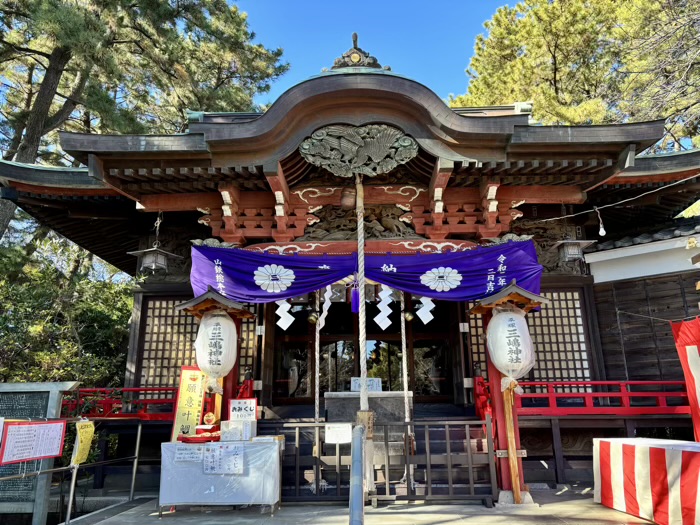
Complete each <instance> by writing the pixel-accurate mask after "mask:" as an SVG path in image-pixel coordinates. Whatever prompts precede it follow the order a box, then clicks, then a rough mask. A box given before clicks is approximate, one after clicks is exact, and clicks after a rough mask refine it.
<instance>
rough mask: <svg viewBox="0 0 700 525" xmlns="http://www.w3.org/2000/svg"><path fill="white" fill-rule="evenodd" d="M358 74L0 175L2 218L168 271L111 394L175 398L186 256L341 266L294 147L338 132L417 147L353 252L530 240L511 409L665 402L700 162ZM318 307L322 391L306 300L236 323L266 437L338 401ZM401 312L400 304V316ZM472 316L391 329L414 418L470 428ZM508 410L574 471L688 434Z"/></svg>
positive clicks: (333, 338)
mask: <svg viewBox="0 0 700 525" xmlns="http://www.w3.org/2000/svg"><path fill="white" fill-rule="evenodd" d="M353 54H356V55H357V56H358V57H359V58H358V60H357V61H354V59H352V58H349V57H351V56H352V55H353ZM371 58H372V57H369V55H367V54H366V53H365V52H364V51H362V50H361V49H359V48H353V49H351V50H350V51H349V52H348V53H346V54H345V55H344V56H343V58H341V59H339V61H336V65H335V66H334V67H333V68H332V69H330V70H329V71H325V72H323V73H322V74H320V75H318V76H316V77H313V78H310V79H309V80H307V81H305V82H302V83H300V84H298V85H296V86H294V87H293V88H291V89H290V90H289V91H287V92H286V93H284V94H283V95H282V96H281V97H280V98H279V99H278V100H277V101H276V102H275V103H274V104H273V105H272V106H271V107H270V108H269V109H268V110H267V111H266V112H264V113H199V112H194V113H191V114H190V115H189V125H188V129H187V131H186V132H185V133H183V134H178V135H169V136H154V135H142V136H135V135H121V136H116V135H96V134H81V133H65V132H64V133H61V134H60V141H61V146H62V148H63V149H64V150H65V151H66V152H67V153H68V154H70V155H72V156H73V157H74V158H75V159H76V160H77V161H78V162H80V163H81V164H82V165H83V166H84V167H82V168H49V167H44V166H38V165H24V164H18V163H12V162H0V181H1V182H2V185H3V187H2V197H3V198H5V199H9V200H12V201H13V202H15V203H16V204H17V205H18V206H20V207H21V208H22V209H24V210H25V211H26V212H27V213H29V214H30V215H32V216H33V217H35V218H36V219H37V220H38V221H39V222H41V223H42V224H45V225H47V226H49V227H51V228H52V229H54V230H55V231H57V232H58V233H60V234H62V235H64V236H65V237H67V238H68V239H70V240H72V241H74V242H75V243H76V244H78V245H80V246H82V247H83V248H85V249H87V250H89V251H91V252H93V253H94V254H95V255H97V256H99V257H101V258H102V259H104V260H105V261H107V262H109V263H110V264H113V265H114V266H116V267H117V268H119V269H121V270H123V271H124V272H126V273H128V274H130V275H136V274H137V273H139V271H140V268H141V260H139V259H138V258H136V257H134V256H132V255H129V253H128V252H134V251H138V250H143V249H147V248H150V247H151V246H152V245H153V242H154V240H155V239H154V233H153V225H154V222H155V220H156V217H157V215H158V214H159V213H161V214H162V223H161V226H160V235H159V241H160V242H161V247H162V248H163V249H164V250H166V251H168V252H170V253H172V254H175V255H179V256H181V257H182V259H175V258H172V259H171V260H169V261H168V270H167V273H163V272H158V273H155V274H152V273H147V274H146V278H145V280H144V281H143V282H142V283H140V284H139V285H138V287H137V288H136V289H135V292H134V298H135V301H134V311H133V316H132V325H131V338H130V346H129V355H128V366H127V372H126V377H125V378H124V385H125V386H127V387H165V386H167V387H173V386H177V383H178V378H179V372H180V368H181V367H182V366H185V365H193V364H194V350H193V345H192V343H193V341H194V337H195V335H196V331H197V323H196V320H195V319H194V318H192V317H190V316H188V315H187V314H185V313H182V312H179V311H177V310H176V307H177V306H178V305H179V304H180V303H182V302H184V301H186V300H189V299H191V298H192V289H191V287H190V285H189V269H190V249H191V246H192V244H193V243H194V244H198V245H201V244H204V245H209V246H222V247H231V246H236V247H240V248H243V249H246V250H252V251H258V252H265V253H275V254H284V255H290V256H299V257H303V256H304V254H329V255H333V254H341V253H342V254H346V253H350V252H353V251H355V250H356V233H355V229H356V224H355V222H354V219H353V212H352V211H347V210H346V209H345V208H344V206H343V199H344V198H346V197H347V196H348V195H349V194H350V193H351V192H352V190H353V187H354V181H353V179H352V178H343V177H339V176H337V175H336V174H334V173H333V172H332V171H331V170H330V169H329V168H328V166H329V164H328V160H329V159H326V158H324V157H323V152H322V151H304V150H303V149H302V148H301V146H302V144H304V143H305V141H308V140H309V139H310V138H313V137H314V136H315V134H317V133H318V132H319V130H321V129H322V128H327V127H329V126H334V127H336V128H337V129H339V130H341V131H342V133H349V131H348V130H350V131H353V130H354V131H355V132H357V130H361V129H362V128H364V127H367V126H381V127H383V129H386V130H394V131H396V132H398V133H400V134H403V135H405V136H408V137H410V138H412V139H413V140H414V141H415V144H416V145H417V148H418V149H417V153H416V155H415V156H414V157H413V158H412V159H411V160H409V161H408V162H405V163H395V166H388V167H387V171H386V172H385V173H382V174H379V175H377V176H375V177H372V178H366V179H365V181H364V183H365V195H364V197H365V217H366V219H365V231H366V235H367V242H366V250H367V252H368V253H372V254H382V253H392V254H409V253H434V252H446V251H459V250H467V249H470V248H472V247H474V246H477V245H485V244H494V243H502V242H505V241H508V240H524V239H532V240H533V241H534V243H535V245H536V247H537V251H538V258H539V262H540V264H542V265H543V266H544V268H545V273H544V276H543V279H542V295H544V296H545V297H547V298H548V299H549V300H550V301H551V305H549V306H547V307H544V308H542V309H541V310H540V311H539V312H533V313H531V314H529V315H528V322H529V325H530V331H531V334H532V338H533V342H534V345H535V349H536V354H537V364H536V366H535V368H534V369H533V370H532V372H531V375H530V378H529V379H530V381H532V382H533V384H531V385H530V386H526V392H530V393H536V392H546V391H548V390H547V386H546V385H539V384H537V383H539V382H542V383H552V384H555V383H556V382H572V381H573V382H581V384H577V385H569V386H566V385H563V386H560V387H557V388H559V390H557V391H558V392H579V391H587V390H586V389H591V388H596V385H595V383H594V382H598V381H609V382H616V383H617V384H618V385H619V384H622V383H625V384H627V382H636V381H644V382H648V385H649V387H648V388H649V389H652V390H653V389H661V390H668V389H673V388H676V389H681V387H682V385H680V386H679V385H678V384H675V385H674V384H671V383H669V384H663V383H658V382H661V381H676V382H677V381H683V373H682V370H681V366H680V363H679V360H678V357H677V355H676V350H675V346H674V342H673V337H672V334H671V330H670V326H669V325H668V323H664V322H663V321H662V320H664V319H678V318H683V317H688V316H691V315H694V314H696V313H697V311H698V300H699V297H698V294H697V292H696V283H697V282H698V281H700V272H698V270H697V268H695V267H694V266H693V265H692V264H691V262H690V259H691V257H692V256H693V255H697V254H698V253H700V248H698V247H697V244H696V241H695V239H696V238H698V237H700V221H698V220H695V219H683V220H677V219H674V217H675V216H676V215H677V214H678V213H679V212H681V211H682V210H683V209H685V208H687V207H688V206H689V205H691V204H692V203H693V202H694V201H695V200H697V198H698V192H697V189H698V181H697V176H699V175H700V152H699V151H691V152H684V153H675V154H668V155H639V154H640V153H642V152H644V151H645V150H647V148H649V147H650V146H652V145H653V144H654V143H656V142H657V141H658V140H659V139H660V137H661V136H662V134H663V130H664V122H663V121H654V122H642V123H633V124H619V125H601V126H575V127H574V126H571V127H569V126H542V125H537V124H536V123H533V122H531V114H530V111H531V108H530V106H529V105H528V104H513V105H508V106H498V107H485V108H450V107H448V106H447V105H446V104H445V102H444V101H442V100H441V99H440V98H439V97H438V96H436V95H435V93H433V92H432V91H430V90H429V89H428V88H427V87H425V86H423V85H421V84H419V83H417V82H415V81H413V80H410V79H407V78H404V77H402V76H400V75H397V74H395V73H393V72H391V71H390V70H388V69H385V68H381V67H379V66H378V64H377V63H376V60H374V61H372V60H370V59H371ZM341 131H339V132H338V133H339V135H338V137H339V138H338V140H339V141H340V140H341V139H342V138H343V137H345V135H342V133H341ZM394 131H392V133H393V132H394ZM324 162H325V164H324ZM643 193H644V194H646V195H644V196H642V197H639V196H640V195H641V194H643ZM630 199H632V200H630ZM596 208H597V211H595V210H596ZM587 210H590V211H589V212H587V213H580V214H579V212H584V211H587ZM584 247H585V252H586V253H585V254H583V253H581V249H582V248H584ZM332 292H333V296H332V306H331V309H330V311H329V317H328V319H327V321H326V323H325V327H324V328H323V330H322V332H321V362H320V374H319V376H318V377H314V375H313V374H312V371H313V370H314V366H315V363H314V353H313V333H314V328H313V325H311V324H310V323H309V322H308V321H307V318H308V315H309V313H310V311H311V310H313V304H314V297H313V296H301V297H297V298H295V299H293V300H292V301H291V302H292V309H291V313H292V315H293V316H294V317H295V321H294V322H293V323H292V324H291V326H290V327H289V328H288V329H287V330H282V329H281V328H280V327H279V326H277V324H276V321H277V315H276V312H275V309H276V307H277V306H276V305H275V304H274V303H272V304H268V305H249V307H250V309H251V310H252V311H253V312H254V313H255V314H256V316H255V318H254V319H249V320H244V321H243V323H242V328H241V334H240V350H239V356H240V357H239V367H238V369H237V370H238V374H239V377H240V378H241V379H242V378H243V376H244V375H245V373H246V372H250V373H251V374H252V376H253V378H254V379H255V380H256V395H257V396H258V400H259V404H260V405H261V406H262V407H264V414H265V418H266V419H283V420H284V419H295V420H298V419H300V418H301V419H303V418H309V417H312V415H313V404H314V397H313V393H314V388H315V382H319V384H320V390H321V393H322V395H323V393H324V392H339V391H348V390H349V389H350V381H351V378H352V377H353V376H357V375H359V358H360V352H359V348H358V330H359V325H358V321H357V316H356V315H354V314H352V311H351V304H350V302H351V301H350V293H349V290H348V289H347V287H346V286H345V284H343V283H338V284H336V285H333V287H332ZM376 294H377V289H376V287H375V286H373V285H368V287H367V298H368V303H367V341H368V346H367V354H368V370H369V375H370V377H378V378H381V379H382V384H383V388H384V389H385V390H392V391H394V390H401V389H402V384H401V357H400V353H401V344H400V333H399V323H398V316H399V315H400V307H399V306H398V303H397V302H394V303H393V306H392V308H393V313H392V315H391V316H390V319H391V320H392V323H391V325H390V326H389V327H388V328H386V329H382V328H380V327H379V326H378V325H377V324H376V323H375V322H374V320H373V318H374V317H375V316H376V314H377V313H378V311H377V307H376V304H377V302H378V298H377V296H376ZM416 299H417V298H411V297H409V298H408V305H407V308H408V309H411V310H412V311H414V310H415V308H416V304H415V303H416ZM470 306H471V305H470V304H468V303H448V302H441V301H436V308H435V310H434V311H433V315H434V319H433V320H432V321H430V322H429V323H427V324H424V323H423V322H422V321H421V320H420V319H418V318H416V319H414V320H413V321H412V322H410V323H408V328H407V330H408V338H407V339H408V348H407V352H408V362H409V370H408V373H409V374H408V375H409V390H411V391H412V392H413V396H414V414H413V416H414V418H416V419H420V418H425V417H441V418H445V419H448V418H464V417H470V416H473V415H474V393H473V389H472V385H473V379H474V377H476V376H479V375H484V374H486V370H487V366H486V349H485V343H484V340H483V338H482V334H483V327H482V319H481V318H480V317H478V316H469V315H468V314H467V312H468V310H469V308H470ZM660 320H661V321H660ZM584 383H586V384H584ZM652 384H653V385H652ZM654 385H655V386H654ZM606 388H608V386H606ZM610 388H612V385H610ZM630 388H633V385H632V387H630ZM522 403H523V408H524V409H532V410H530V411H529V412H528V411H527V410H524V411H523V412H522V414H521V423H520V425H521V437H522V440H523V448H525V449H528V454H529V456H530V457H531V458H537V457H549V456H551V455H552V454H554V453H556V449H557V447H558V449H559V453H560V454H561V453H562V450H563V454H564V455H568V456H569V457H572V458H577V457H579V456H581V457H583V456H586V455H587V454H588V453H589V452H588V450H589V447H590V439H591V438H592V437H593V436H594V435H601V434H608V435H610V434H611V433H612V434H614V433H616V432H617V433H630V432H631V433H635V432H636V433H638V434H639V435H642V434H641V433H643V432H644V431H645V430H644V427H645V426H646V427H659V428H661V427H669V428H670V427H674V428H675V427H678V432H679V433H680V434H679V435H682V433H683V432H686V431H687V430H688V429H689V428H690V418H689V416H687V414H674V413H669V414H667V415H663V414H662V415H657V416H656V417H654V418H650V417H646V416H643V415H639V416H635V415H629V414H627V415H625V414H623V412H624V411H621V412H620V414H619V415H616V414H611V413H609V412H607V413H606V414H605V415H596V414H595V413H594V411H593V412H591V411H588V412H586V413H585V414H584V415H582V416H581V417H580V418H578V419H576V418H573V419H571V418H570V419H566V417H567V414H566V413H564V412H561V411H557V410H554V411H551V410H550V411H549V412H547V411H546V410H545V411H539V412H538V411H537V410H534V409H535V408H537V406H542V404H541V403H539V401H538V400H537V399H523V401H522ZM563 406H564V407H566V404H564V405H563ZM549 408H557V407H551V406H549ZM559 408H561V407H559ZM575 408H576V407H575V406H574V407H573V408H572V409H571V410H572V411H573V410H575ZM589 408H592V409H595V408H596V407H595V406H593V407H589ZM569 415H570V414H569ZM584 416H585V417H584ZM560 418H562V419H561V421H560ZM555 419H556V420H557V423H556V433H554V434H553V433H552V429H553V425H554V423H553V421H554V420H555ZM596 428H597V430H596ZM596 433H597V434H596ZM562 435H563V437H562ZM557 436H558V438H559V440H560V442H559V443H558V444H557V443H555V441H556V438H557ZM561 443H564V445H563V447H564V448H563V449H562V445H561ZM534 468H535V467H533V469H534ZM529 475H530V476H532V477H531V480H536V479H547V480H549V478H547V476H548V475H549V474H546V473H542V472H539V473H538V472H535V471H534V470H533V471H532V472H531V473H530V474H529ZM538 476H539V477H538ZM526 479H527V476H526Z"/></svg>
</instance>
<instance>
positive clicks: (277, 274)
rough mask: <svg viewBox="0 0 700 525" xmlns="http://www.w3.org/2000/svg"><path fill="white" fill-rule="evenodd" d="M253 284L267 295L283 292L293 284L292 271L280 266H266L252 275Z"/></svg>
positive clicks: (293, 276)
mask: <svg viewBox="0 0 700 525" xmlns="http://www.w3.org/2000/svg"><path fill="white" fill-rule="evenodd" d="M253 276H254V278H255V284H257V285H258V286H259V287H260V288H262V289H263V290H265V291H266V292H269V293H280V292H284V291H285V290H286V289H287V288H289V287H290V286H291V285H292V283H293V282H294V279H295V277H296V276H295V275H294V271H293V270H290V269H288V268H285V267H284V266H282V265H281V264H266V265H265V266H260V267H258V269H257V270H255V272H254V273H253Z"/></svg>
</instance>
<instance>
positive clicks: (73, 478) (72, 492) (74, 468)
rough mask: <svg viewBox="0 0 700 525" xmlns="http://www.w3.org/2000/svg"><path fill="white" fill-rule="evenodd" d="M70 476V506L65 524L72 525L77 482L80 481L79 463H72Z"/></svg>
mask: <svg viewBox="0 0 700 525" xmlns="http://www.w3.org/2000/svg"><path fill="white" fill-rule="evenodd" d="M71 467H72V471H73V472H72V473H71V478H70V491H69V493H68V508H67V509H66V521H65V522H64V525H70V515H71V513H72V512H73V498H74V497H75V484H76V482H77V481H78V465H72V466H71Z"/></svg>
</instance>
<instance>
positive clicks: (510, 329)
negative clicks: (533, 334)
mask: <svg viewBox="0 0 700 525" xmlns="http://www.w3.org/2000/svg"><path fill="white" fill-rule="evenodd" d="M486 343H487V347H488V350H489V357H490V358H491V362H492V363H493V364H494V366H495V367H496V368H497V369H498V370H499V371H500V372H501V373H502V374H504V375H505V377H504V378H503V379H502V380H501V391H503V390H505V389H506V388H508V387H509V386H510V384H511V383H512V382H513V381H516V382H517V380H518V379H520V378H521V377H523V376H525V375H526V374H527V373H528V372H529V371H530V370H532V367H533V366H535V350H534V348H533V345H532V339H531V338H530V331H529V329H528V326H527V321H526V320H525V312H523V311H522V310H521V309H520V308H518V307H516V306H514V305H510V304H506V305H503V306H499V307H496V308H494V309H493V317H492V318H491V320H490V321H489V325H488V328H487V330H486ZM516 392H517V393H518V394H522V389H521V388H520V387H517V388H516Z"/></svg>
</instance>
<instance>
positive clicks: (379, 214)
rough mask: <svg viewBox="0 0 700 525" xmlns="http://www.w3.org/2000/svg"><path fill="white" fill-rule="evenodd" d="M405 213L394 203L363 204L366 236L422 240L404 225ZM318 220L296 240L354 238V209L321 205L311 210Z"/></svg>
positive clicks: (340, 239)
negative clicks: (313, 210) (315, 209)
mask: <svg viewBox="0 0 700 525" xmlns="http://www.w3.org/2000/svg"><path fill="white" fill-rule="evenodd" d="M404 214H405V212H404V211H403V210H401V209H400V208H398V207H396V206H367V207H365V238H367V239H423V237H421V236H420V235H418V234H416V232H415V231H414V230H413V229H412V227H411V226H410V225H408V224H406V222H405V220H404V219H402V218H401V217H402V216H403V215H404ZM314 215H315V216H316V217H318V222H316V223H314V224H310V225H309V226H307V227H306V230H305V231H304V235H303V236H301V237H298V238H297V239H294V240H295V241H346V240H351V239H357V219H356V217H355V211H354V210H342V209H340V208H338V207H336V206H323V207H322V208H321V209H320V210H318V211H316V212H314Z"/></svg>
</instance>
